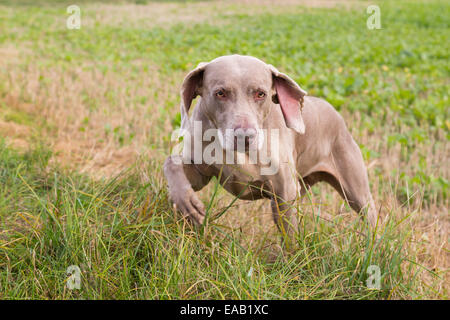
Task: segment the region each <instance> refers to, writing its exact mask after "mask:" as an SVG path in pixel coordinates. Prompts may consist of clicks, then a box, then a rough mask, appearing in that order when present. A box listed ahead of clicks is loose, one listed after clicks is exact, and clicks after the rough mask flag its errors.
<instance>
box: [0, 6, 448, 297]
mask: <svg viewBox="0 0 450 320" xmlns="http://www.w3.org/2000/svg"><path fill="white" fill-rule="evenodd" d="M74 2H76V3H77V4H78V5H79V7H80V8H81V28H80V29H68V28H67V27H66V20H67V18H68V17H69V14H68V13H67V12H66V8H67V6H68V3H66V2H64V1H56V0H54V1H43V0H40V1H13V0H0V298H1V299H448V291H449V287H450V276H449V266H450V253H449V242H448V241H449V228H450V216H449V199H448V196H449V194H448V187H449V177H450V172H449V168H450V166H449V158H450V144H449V139H450V117H449V110H450V108H449V92H450V90H449V84H450V81H449V80H450V74H449V61H450V60H449V52H450V39H449V38H450V25H449V19H448V17H449V16H450V4H449V2H448V1H371V2H370V3H368V2H366V1H356V0H355V1H350V0H348V1H345V0H344V1H332V0H329V1H327V0H323V1H315V2H311V1H309V2H311V3H313V4H310V3H308V1H301V0H298V1H295V0H281V1H277V2H276V3H277V5H276V6H275V5H274V4H273V3H271V1H259V2H258V1H256V0H247V1H243V0H242V1H237V0H232V1H190V2H182V1H128V2H127V1H123V2H119V1H99V2H90V1H74ZM70 4H72V2H71V3H70ZM369 4H376V5H378V6H379V7H380V10H381V29H374V30H369V29H368V28H367V26H366V21H367V19H368V17H369V14H367V12H366V8H367V6H368V5H369ZM232 53H240V54H247V55H253V56H256V57H258V58H260V59H262V60H264V61H266V62H268V63H270V64H273V65H274V66H276V67H277V68H278V69H279V70H280V71H282V72H285V73H287V74H289V75H290V76H291V77H292V78H293V79H295V80H296V81H297V82H298V83H299V84H301V86H302V87H303V88H305V89H306V90H307V91H308V94H310V95H313V96H318V97H322V98H325V99H326V100H328V101H329V102H330V103H332V104H333V105H334V106H335V107H336V108H337V109H338V110H339V112H340V113H341V114H342V115H343V116H344V118H345V120H346V123H347V125H348V127H349V130H350V131H351V133H352V134H353V136H354V138H355V140H356V141H357V142H358V144H359V145H360V147H361V150H362V152H363V156H364V159H365V162H366V164H367V166H368V172H369V179H370V183H371V190H372V193H373V196H374V199H375V202H376V204H377V208H379V210H380V214H381V217H382V219H381V220H382V221H381V222H382V224H381V227H380V228H381V230H380V231H379V234H380V239H378V240H377V239H375V237H373V236H372V233H371V232H369V231H368V227H367V224H366V222H365V220H363V219H360V218H359V217H358V216H357V214H355V213H354V212H352V211H351V210H350V208H349V207H348V205H347V204H346V203H345V202H344V201H342V200H341V198H340V197H339V195H338V194H337V193H336V192H335V191H333V190H332V189H331V188H330V187H328V186H326V185H318V186H314V188H313V190H312V192H311V194H309V196H308V197H307V199H305V200H304V201H303V202H302V203H301V204H299V206H298V211H299V215H301V217H302V219H301V230H302V232H300V233H299V235H298V239H297V249H296V250H294V251H288V250H284V249H282V248H281V246H280V236H279V234H278V232H277V229H276V227H275V225H274V224H273V222H272V218H271V210H270V204H269V202H268V201H256V202H248V201H241V200H238V201H235V199H234V198H233V197H232V196H231V195H229V194H227V193H226V192H225V191H224V190H223V189H222V188H221V187H219V186H218V185H217V183H216V182H214V181H213V182H211V183H210V184H209V185H208V186H207V187H206V188H205V189H204V190H202V191H201V192H200V197H201V199H202V200H203V201H204V203H205V204H206V206H207V207H208V208H209V210H208V219H207V221H206V223H205V225H204V226H202V227H199V228H196V227H192V226H191V225H190V224H188V223H186V221H184V220H183V219H182V218H181V217H180V216H179V215H177V214H175V212H174V210H173V208H172V206H171V205H170V203H169V201H168V198H167V189H166V184H165V179H164V176H163V173H162V164H163V162H164V159H165V158H166V157H167V155H168V154H169V153H170V146H171V143H170V136H171V132H172V131H173V130H174V129H176V128H177V127H178V126H179V122H180V116H179V102H180V98H179V95H178V93H179V89H180V85H181V82H182V80H183V78H184V76H185V75H186V73H187V72H188V71H189V70H191V69H192V68H194V67H195V66H196V65H197V64H198V63H199V62H201V61H209V60H211V59H213V58H215V57H217V56H221V55H225V54H232ZM223 213H224V214H223ZM321 213H326V214H329V215H331V216H332V219H331V220H330V219H324V218H323V217H321V216H320V215H321ZM72 265H75V266H77V267H78V268H79V270H80V275H81V285H80V288H79V289H77V288H75V289H74V288H73V287H72V288H71V287H70V286H68V285H67V284H68V281H69V280H70V274H68V272H67V270H68V268H69V266H72ZM370 265H376V266H378V267H379V268H380V272H381V273H380V275H381V289H379V290H378V289H370V288H369V287H368V285H367V284H368V282H367V280H368V277H369V273H368V267H369V266H370Z"/></svg>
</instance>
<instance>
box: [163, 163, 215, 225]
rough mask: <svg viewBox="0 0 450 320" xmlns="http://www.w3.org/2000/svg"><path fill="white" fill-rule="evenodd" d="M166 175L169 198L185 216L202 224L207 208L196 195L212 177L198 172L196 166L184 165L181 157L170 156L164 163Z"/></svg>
mask: <svg viewBox="0 0 450 320" xmlns="http://www.w3.org/2000/svg"><path fill="white" fill-rule="evenodd" d="M164 175H165V176H166V179H167V183H168V187H169V198H170V200H171V201H172V202H173V203H174V204H175V206H176V208H177V209H178V210H179V211H181V213H182V214H183V215H184V216H187V217H189V219H191V220H192V221H193V222H194V223H196V224H202V223H203V220H204V219H205V207H204V205H203V203H202V202H201V201H200V199H199V198H198V197H197V195H196V194H195V191H198V190H200V189H201V188H203V187H204V186H205V185H206V184H208V182H209V180H210V178H211V177H207V176H204V175H202V174H200V173H199V172H198V170H197V169H196V168H195V167H194V164H184V163H182V159H181V157H180V156H174V155H173V156H169V157H168V158H167V159H166V161H165V162H164Z"/></svg>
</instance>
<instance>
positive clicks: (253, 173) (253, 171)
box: [164, 55, 377, 234]
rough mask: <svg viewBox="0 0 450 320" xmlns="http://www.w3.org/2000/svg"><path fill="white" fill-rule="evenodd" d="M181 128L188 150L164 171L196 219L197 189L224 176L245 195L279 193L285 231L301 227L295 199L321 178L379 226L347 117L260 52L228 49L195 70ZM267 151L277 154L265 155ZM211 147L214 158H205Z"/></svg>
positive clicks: (199, 218)
mask: <svg viewBox="0 0 450 320" xmlns="http://www.w3.org/2000/svg"><path fill="white" fill-rule="evenodd" d="M197 96H200V98H199V99H198V103H197V104H196V106H195V108H194V110H193V113H192V116H191V117H189V115H188V113H189V109H190V106H191V103H192V100H193V99H194V98H195V97H197ZM181 129H182V131H183V132H184V150H183V155H172V156H169V157H168V158H167V160H166V161H165V163H164V173H165V176H166V178H167V181H168V187H169V197H170V199H171V200H172V201H173V203H174V205H175V207H176V208H177V209H178V210H179V211H181V213H182V214H183V215H185V216H187V217H189V218H190V219H191V220H192V221H193V222H194V223H197V224H201V223H203V221H204V217H205V208H204V205H203V203H202V202H201V201H200V200H199V199H198V197H197V195H196V194H195V191H198V190H200V189H202V188H203V187H204V186H205V185H206V184H207V183H208V182H209V180H210V179H211V178H212V177H216V178H218V179H219V181H220V183H221V184H222V186H223V187H224V188H225V189H226V190H227V191H229V192H230V193H232V194H233V195H235V196H237V197H238V198H240V199H244V200H256V199H262V198H268V199H271V202H272V212H273V218H274V221H275V223H276V224H277V226H278V228H279V229H280V230H281V231H282V232H283V233H285V232H286V233H288V234H292V233H293V232H295V230H296V228H297V210H296V209H295V207H294V206H293V205H292V204H293V202H294V201H296V200H297V199H299V198H300V197H301V196H303V195H304V194H305V193H306V192H307V189H308V188H310V187H311V186H312V185H313V184H315V183H316V182H319V181H325V182H328V183H329V184H330V185H332V186H333V187H334V188H335V189H336V190H337V191H338V192H339V193H340V195H341V196H342V197H343V198H344V199H345V200H346V201H347V202H348V203H349V205H350V206H351V207H352V208H353V209H354V210H355V211H356V212H358V213H366V214H367V218H368V220H369V222H370V224H371V226H372V227H375V225H376V222H377V212H376V209H375V205H374V202H373V199H372V195H371V193H370V189H369V182H368V178H367V172H366V167H365V165H364V162H363V158H362V156H361V151H360V149H359V147H358V145H357V144H356V143H355V141H354V140H353V138H352V136H351V134H350V132H349V131H348V129H347V127H346V125H345V123H344V120H343V118H342V117H341V116H340V115H339V114H338V112H337V111H336V110H335V109H334V108H333V107H332V106H331V105H330V104H329V103H327V102H326V101H324V100H322V99H319V98H316V97H310V96H306V92H305V91H304V90H303V89H301V88H300V87H299V85H298V84H297V83H296V82H295V81H294V80H292V79H291V78H290V77H289V76H287V75H285V74H283V73H281V72H279V71H278V70H277V69H276V68H275V67H273V66H271V65H269V64H266V63H264V62H262V61H261V60H259V59H257V58H254V57H250V56H241V55H231V56H223V57H219V58H217V59H215V60H213V61H211V62H209V63H200V64H199V66H198V67H197V68H196V69H194V70H192V71H191V72H190V73H189V74H188V75H187V76H186V78H185V79H184V81H183V84H182V89H181ZM212 129H214V130H216V132H217V133H218V136H217V137H214V140H215V142H216V144H215V145H214V148H212V149H214V150H215V151H214V152H211V144H213V143H212V142H210V141H212V140H213V139H212V138H211V137H209V138H206V137H205V135H206V133H207V132H208V130H209V131H211V130H212ZM272 133H276V134H272ZM209 136H211V135H210V134H209ZM239 142H242V143H239ZM239 145H240V147H239ZM217 146H219V147H217ZM207 148H209V149H208V150H207ZM205 151H208V152H205ZM263 151H265V153H266V154H267V156H266V158H267V159H269V160H270V161H265V160H264V162H263V161H262V160H263V159H266V158H264V157H263V156H261V157H259V156H260V154H262V153H263ZM252 152H253V156H251V155H250V154H251V153H252ZM222 153H223V155H224V156H222ZM205 154H209V155H210V157H209V158H211V156H213V158H214V159H213V161H211V159H206V160H205V158H202V156H205ZM225 154H226V155H225ZM255 154H256V157H255ZM269 154H270V155H269ZM198 155H200V156H198ZM239 157H240V162H239V161H237V162H238V163H237V164H236V159H237V158H239ZM224 158H226V159H227V160H228V161H225V160H223V159H224ZM217 159H219V160H221V159H222V160H223V161H218V160H217ZM258 159H259V160H258ZM264 169H265V170H264Z"/></svg>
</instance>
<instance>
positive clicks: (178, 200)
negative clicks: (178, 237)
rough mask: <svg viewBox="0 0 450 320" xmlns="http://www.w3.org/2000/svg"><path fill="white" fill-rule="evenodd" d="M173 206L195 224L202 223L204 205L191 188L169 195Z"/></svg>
mask: <svg viewBox="0 0 450 320" xmlns="http://www.w3.org/2000/svg"><path fill="white" fill-rule="evenodd" d="M170 198H171V200H172V202H173V205H174V207H175V208H176V209H177V210H178V211H180V212H181V213H182V214H183V215H184V216H187V217H188V218H189V219H190V220H191V221H192V222H194V223H195V224H198V225H200V224H202V223H203V221H204V220H205V206H204V205H203V202H201V201H200V199H199V198H198V197H197V195H196V194H195V191H194V190H193V189H192V188H188V189H187V190H184V192H177V193H174V194H172V195H171V196H170Z"/></svg>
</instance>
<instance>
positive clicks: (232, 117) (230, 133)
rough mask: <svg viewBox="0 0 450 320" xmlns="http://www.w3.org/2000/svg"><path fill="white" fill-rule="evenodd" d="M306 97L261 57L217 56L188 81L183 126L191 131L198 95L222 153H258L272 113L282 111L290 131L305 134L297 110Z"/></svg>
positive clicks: (182, 114)
mask: <svg viewBox="0 0 450 320" xmlns="http://www.w3.org/2000/svg"><path fill="white" fill-rule="evenodd" d="M305 94H306V92H305V91H304V90H302V89H301V88H300V87H299V86H298V84H297V83H296V82H295V81H294V80H292V79H291V78H290V77H288V76H287V75H285V74H283V73H280V72H279V71H278V70H277V69H276V68H275V67H273V66H271V65H268V64H266V63H264V62H262V61H261V60H259V59H257V58H254V57H249V56H240V55H232V56H223V57H219V58H217V59H214V60H213V61H211V62H209V63H200V64H199V65H198V67H197V68H196V69H194V70H192V71H191V72H190V73H189V74H188V75H187V76H186V78H185V79H184V81H183V85H182V89H181V100H182V101H181V118H182V119H181V121H182V122H181V127H182V129H188V126H189V118H188V112H189V108H190V106H191V103H192V100H193V99H194V98H195V97H196V96H197V95H200V96H201V98H202V103H201V105H202V108H204V109H203V110H202V111H203V112H204V113H205V115H206V116H207V117H208V118H209V119H210V120H211V121H212V122H213V123H214V124H215V126H216V127H217V129H218V130H219V135H218V136H219V140H220V143H221V145H222V148H223V149H225V150H237V151H239V150H242V149H245V150H249V149H254V148H260V147H261V146H262V143H263V141H264V140H263V139H264V137H263V135H262V134H261V129H263V123H264V121H265V120H266V118H267V117H268V115H269V111H270V110H271V108H274V107H278V108H281V111H282V113H283V116H284V120H285V123H286V126H287V127H288V128H291V129H293V130H295V131H297V132H298V133H300V134H303V133H304V132H305V125H304V122H303V119H302V115H301V110H300V105H299V102H300V101H301V100H302V99H303V96H304V95H305ZM240 145H241V146H242V145H243V146H244V147H243V148H239V146H240Z"/></svg>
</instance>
